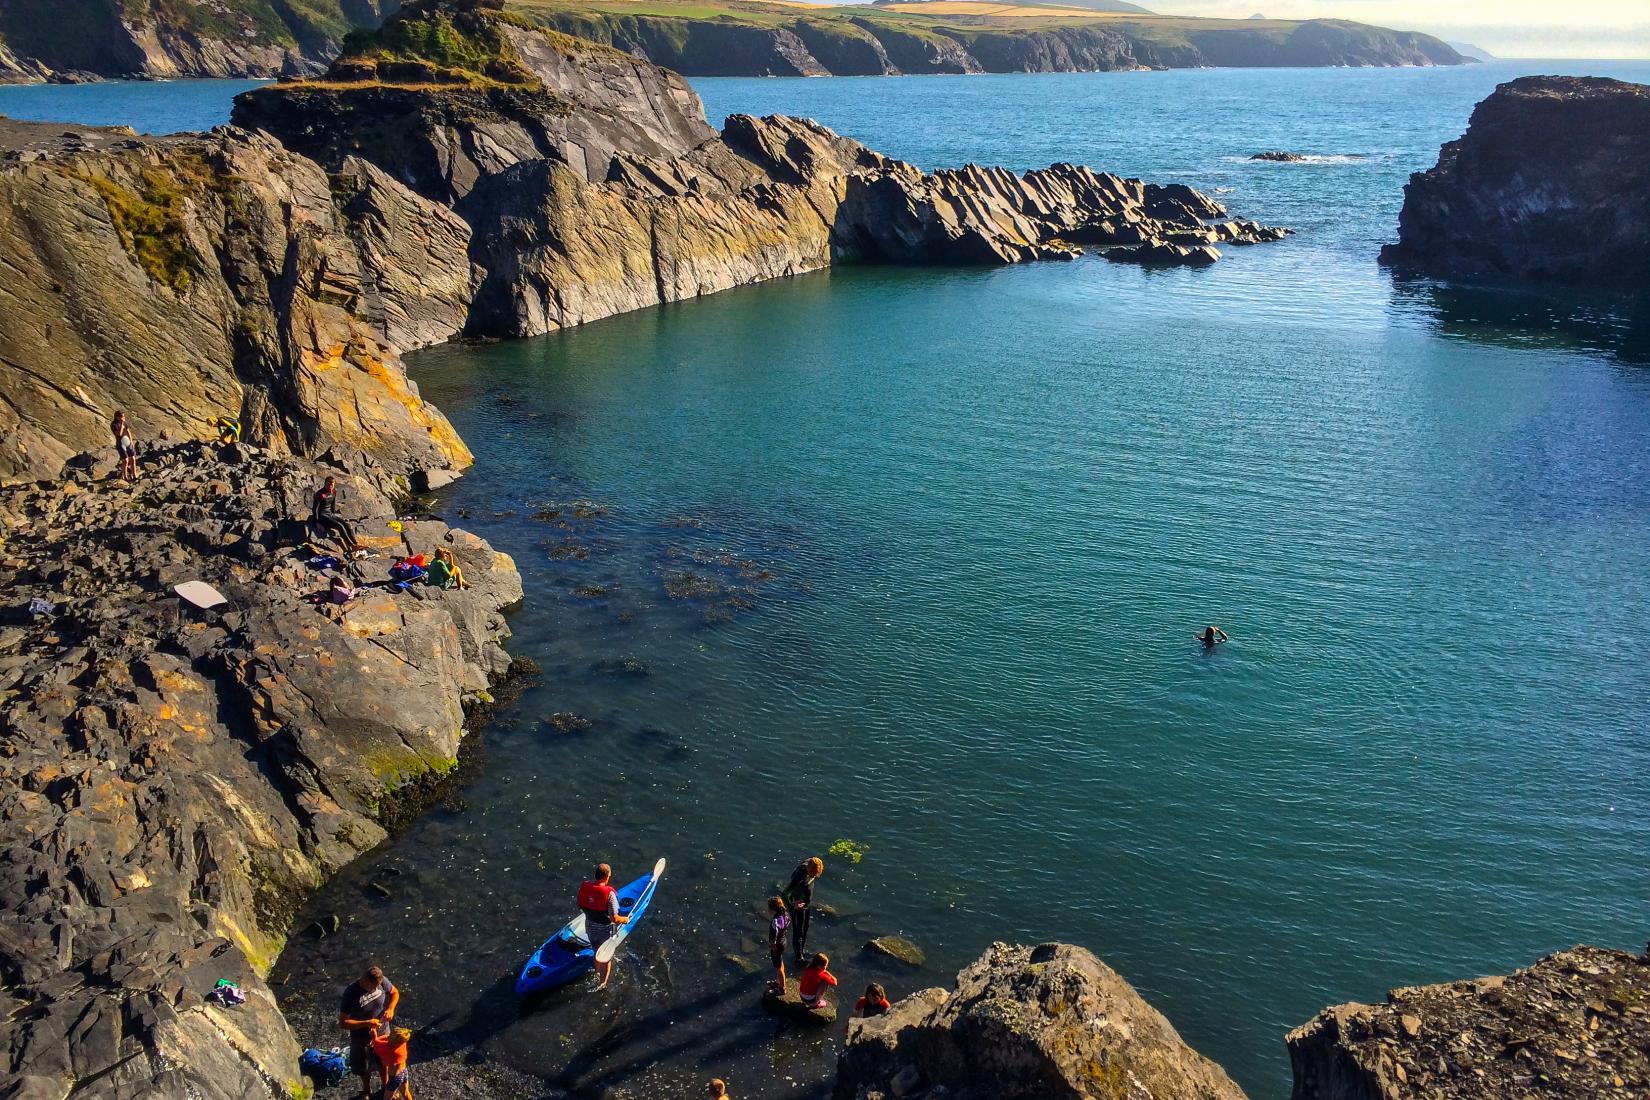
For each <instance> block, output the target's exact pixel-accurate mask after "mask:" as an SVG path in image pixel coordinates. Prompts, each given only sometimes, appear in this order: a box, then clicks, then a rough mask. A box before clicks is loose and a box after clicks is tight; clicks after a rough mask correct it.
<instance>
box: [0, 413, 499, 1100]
mask: <svg viewBox="0 0 1650 1100" xmlns="http://www.w3.org/2000/svg"><path fill="white" fill-rule="evenodd" d="M111 468H112V454H110V453H103V454H97V455H92V456H88V460H87V461H86V462H84V463H83V464H78V465H77V466H76V468H73V469H71V470H70V471H69V472H68V473H67V474H66V476H65V477H64V478H62V479H60V480H56V481H49V482H38V483H34V484H29V485H22V486H14V487H11V488H8V489H5V490H0V522H3V526H4V530H5V544H4V547H3V548H0V570H3V574H0V576H3V581H4V585H5V591H6V593H7V625H6V626H5V627H4V628H3V630H4V633H3V635H0V637H3V647H4V655H3V657H0V662H3V663H0V669H3V671H0V682H3V684H4V687H3V688H0V691H3V692H4V695H3V697H0V735H3V741H0V829H3V834H0V835H3V836H4V837H5V840H6V845H5V855H4V857H3V860H0V897H3V900H4V902H5V917H4V921H3V923H0V929H3V935H0V967H3V973H4V974H5V976H6V983H5V984H6V992H7V997H8V1001H9V1011H8V1016H7V1019H6V1021H5V1023H4V1024H3V1025H0V1034H3V1037H4V1044H5V1049H7V1050H8V1051H9V1054H10V1062H9V1073H10V1081H11V1085H10V1091H8V1092H7V1095H10V1096H29V1097H34V1096H48V1095H49V1096H63V1095H67V1094H68V1092H69V1091H71V1090H73V1091H74V1092H75V1095H77V1096H111V1097H113V1096H134V1095H140V1094H143V1095H157V1096H172V1095H177V1096H182V1095H195V1096H208V1097H220V1096H221V1097H244V1096H253V1095H282V1094H287V1093H290V1092H291V1089H292V1087H293V1086H294V1085H296V1084H297V1082H296V1080H295V1077H296V1058H297V1053H298V1051H297V1047H296V1045H295V1044H294V1042H293V1040H292V1036H291V1032H290V1030H289V1029H288V1028H287V1025H286V1023H285V1021H284V1020H283V1019H282V1018H281V1015H280V1013H279V1011H278V1010H277V1008H276V1005H275V1000H274V997H273V996H272V994H271V993H270V992H269V990H268V988H267V986H266V985H265V984H264V976H265V975H266V974H267V972H268V968H269V966H270V965H271V964H272V962H273V961H274V959H275V957H276V955H277V954H278V953H279V951H280V947H281V944H282V942H283V940H284V936H285V933H286V929H287V926H288V924H289V923H290V921H291V917H292V914H293V913H294V912H295V910H296V907H297V905H298V903H299V902H300V901H301V899H302V898H303V897H304V896H305V895H306V894H307V893H308V892H310V891H311V890H313V889H314V888H315V887H316V886H317V885H319V883H320V882H322V881H323V880H324V879H325V878H327V877H328V876H329V875H330V874H331V873H333V872H334V871H335V870H336V869H337V868H339V867H340V866H342V865H343V864H345V863H347V862H348V861H350V860H352V859H354V858H355V856H357V855H358V854H359V853H361V852H363V851H365V850H367V849H368V848H371V847H373V846H374V845H375V844H377V843H378V842H379V841H380V840H382V839H383V837H384V835H385V831H384V824H383V823H384V822H385V821H388V820H393V819H394V818H395V817H396V816H397V813H404V812H410V808H411V807H410V806H407V807H405V808H404V809H402V810H397V809H395V808H394V807H393V806H392V803H396V802H401V803H408V802H415V801H416V800H417V799H420V798H422V797H424V796H425V795H424V793H423V791H422V789H423V788H424V787H425V786H426V785H427V784H429V783H430V782H431V781H432V780H434V779H436V778H439V777H440V776H442V775H444V774H446V773H447V772H449V771H451V770H452V769H453V768H454V766H455V765H456V759H457V754H458V749H459V745H460V743H461V741H462V740H463V738H464V736H465V733H466V729H467V726H468V720H467V718H466V713H465V707H466V703H469V704H475V703H478V702H482V701H485V700H486V699H487V698H488V692H489V689H490V688H491V687H492V686H493V685H494V684H496V683H497V682H498V681H499V680H500V679H501V678H503V676H504V675H505V673H506V672H507V671H508V669H509V667H510V661H509V658H508V657H507V656H506V655H505V653H504V650H503V649H502V647H501V645H500V643H501V642H502V640H503V639H504V638H505V637H506V636H507V635H508V629H507V627H506V625H505V621H504V619H503V617H502V616H501V614H500V612H501V611H502V610H503V609H505V608H507V607H509V606H511V605H513V604H515V603H518V602H519V601H520V599H521V582H520V578H519V576H518V575H517V573H516V570H515V566H514V564H513V563H512V562H511V561H510V559H509V558H508V557H507V556H505V555H503V554H499V553H497V552H495V551H493V550H492V549H491V547H489V546H488V545H487V544H486V543H485V542H483V541H481V540H480V539H477V538H475V537H474V536H471V535H467V534H465V533H464V532H462V531H457V530H454V529H451V528H449V527H447V526H446V525H445V524H443V523H441V522H439V521H436V520H428V519H416V518H410V517H409V518H403V519H401V520H398V521H397V523H398V527H399V529H396V528H391V527H389V526H388V523H389V521H390V520H391V519H392V518H393V517H395V515H396V509H395V507H394V502H393V501H392V500H391V499H390V498H389V497H388V496H386V495H385V494H384V492H383V491H382V490H381V489H380V488H379V487H378V486H377V485H375V484H374V483H373V481H372V480H371V479H370V478H368V477H363V476H360V475H359V474H351V473H349V472H348V471H347V470H345V469H343V468H341V467H336V466H333V465H330V464H326V463H318V462H310V461H306V460H301V459H295V458H292V457H290V456H276V455H272V454H270V453H268V452H266V451H262V450H260V449H257V448H253V447H250V446H246V445H231V446H229V447H226V448H223V449H221V450H220V449H218V448H216V447H215V446H212V445H207V444H201V443H185V444H178V445H174V446H170V447H164V448H156V449H153V450H150V451H148V452H147V453H145V454H144V455H143V456H142V458H141V459H140V466H139V472H140V476H139V478H138V480H137V481H135V482H131V483H128V482H124V481H119V480H114V479H111V478H109V477H108V476H107V474H108V472H109V470H110V469H111ZM329 473H330V474H334V475H336V476H338V477H339V478H340V480H341V483H342V484H344V485H345V486H347V488H346V493H347V497H346V499H347V501H348V502H349V510H348V514H349V515H350V518H351V519H352V520H354V521H355V523H356V525H357V527H358V529H359V531H360V533H361V541H362V542H363V543H365V544H366V545H367V546H368V547H370V548H371V552H372V553H373V554H374V555H375V557H374V558H369V559H365V560H362V561H360V562H355V563H351V564H350V565H348V566H346V567H344V571H345V572H347V573H349V574H352V575H354V576H355V577H356V578H357V579H358V580H361V581H366V580H378V579H381V578H382V577H383V575H384V572H383V570H384V567H385V566H386V565H387V563H388V558H389V556H390V555H392V554H397V553H407V552H410V551H411V550H412V549H413V548H416V549H417V550H419V551H421V552H429V551H430V550H431V549H433V548H434V547H436V546H446V547H448V548H449V549H451V550H453V552H454V553H455V555H456V556H457V557H458V559H459V561H460V562H461V564H462V565H463V567H464V570H465V573H466V575H467V576H468V578H469V580H470V582H471V587H470V588H468V589H466V590H463V591H445V592H444V591H440V590H437V589H423V588H409V589H408V590H406V591H404V592H400V591H394V590H391V589H383V588H380V589H369V590H368V591H366V592H364V593H363V594H362V595H361V596H359V597H358V598H357V599H356V600H355V601H354V602H352V603H351V604H350V605H348V606H347V607H343V608H338V607H335V606H334V605H331V604H327V603H324V602H315V601H314V599H313V597H314V596H316V595H317V594H318V593H319V592H320V591H322V590H323V589H324V588H325V583H326V582H325V579H324V575H323V573H322V572H320V571H317V570H315V569H312V568H309V567H307V566H306V565H305V564H304V558H305V557H307V556H308V553H309V552H308V551H307V550H302V549H298V548H295V547H294V546H293V545H291V543H290V536H289V535H288V534H287V532H288V531H290V530H291V527H292V524H291V521H290V520H289V518H288V517H291V516H293V515H304V514H307V501H308V494H309V493H310V491H311V490H312V489H313V488H314V486H315V485H316V484H318V482H319V479H320V478H321V477H323V476H324V475H326V474H329ZM298 530H299V531H300V532H301V530H302V524H299V525H298ZM300 541H301V539H300ZM184 581H205V582H207V583H209V584H212V585H214V586H216V587H217V588H218V590H219V591H221V592H222V593H223V595H224V596H226V597H227V598H228V602H227V604H225V605H223V606H222V607H220V608H214V609H212V610H207V611H199V610H196V609H194V608H192V607H191V606H190V605H188V604H187V603H185V602H184V601H182V600H180V599H179V598H177V597H176V596H175V595H174V593H173V589H174V586H175V585H177V584H179V583H182V582H184ZM220 979H227V980H229V981H233V982H235V983H236V984H238V985H239V986H240V988H241V990H242V991H243V992H244V993H245V995H246V997H247V1000H246V1003H245V1004H243V1005H240V1006H237V1007H235V1008H232V1009H231V1008H226V1007H223V1006H220V1005H217V1004H214V1003H212V1002H209V1001H206V1000H205V997H206V994H208V993H209V992H210V991H211V990H212V988H213V987H214V984H215V983H216V982H217V981H218V980H220Z"/></svg>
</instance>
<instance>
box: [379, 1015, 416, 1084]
mask: <svg viewBox="0 0 1650 1100" xmlns="http://www.w3.org/2000/svg"><path fill="white" fill-rule="evenodd" d="M411 1038H412V1032H410V1031H408V1030H407V1029H406V1028H404V1027H398V1028H396V1029H395V1030H394V1031H392V1032H390V1033H389V1034H388V1035H379V1036H375V1037H374V1038H373V1040H372V1052H373V1053H374V1054H375V1055H377V1056H378V1065H379V1067H380V1072H381V1074H382V1075H383V1080H384V1087H383V1089H382V1090H381V1091H380V1092H379V1094H378V1100H412V1085H411V1084H410V1083H409V1082H408V1081H407V1040H409V1039H411Z"/></svg>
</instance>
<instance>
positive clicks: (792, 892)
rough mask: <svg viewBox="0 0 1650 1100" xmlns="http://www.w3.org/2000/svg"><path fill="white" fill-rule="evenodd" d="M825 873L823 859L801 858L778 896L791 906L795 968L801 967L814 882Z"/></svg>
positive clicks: (815, 857) (810, 914) (812, 899)
mask: <svg viewBox="0 0 1650 1100" xmlns="http://www.w3.org/2000/svg"><path fill="white" fill-rule="evenodd" d="M824 873H825V861H824V860H822V859H820V858H819V857H818V856H813V857H811V858H809V859H805V860H803V861H802V862H801V863H799V864H797V865H796V870H794V871H792V872H791V882H790V885H789V886H787V887H785V889H784V892H783V893H781V894H780V897H782V898H784V899H785V903H786V904H787V905H789V906H790V907H791V949H792V950H793V951H795V952H796V968H797V969H798V970H800V969H802V949H803V947H805V946H806V945H807V942H808V922H809V918H811V917H812V916H813V904H814V883H815V882H816V881H818V879H819V876H820V875H823V874H824Z"/></svg>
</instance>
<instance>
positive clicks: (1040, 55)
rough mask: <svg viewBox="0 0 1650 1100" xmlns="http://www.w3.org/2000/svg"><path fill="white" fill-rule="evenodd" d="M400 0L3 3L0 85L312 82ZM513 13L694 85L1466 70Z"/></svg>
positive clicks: (1426, 61) (1050, 6)
mask: <svg viewBox="0 0 1650 1100" xmlns="http://www.w3.org/2000/svg"><path fill="white" fill-rule="evenodd" d="M399 7H400V4H399V3H397V0H316V2H315V3H310V4H304V5H301V6H300V5H292V4H286V3H282V2H279V0H234V2H232V3H228V4H219V5H215V6H207V5H168V6H164V7H162V6H154V7H153V8H151V6H150V5H147V4H141V5H140V4H138V3H137V2H136V0H113V2H111V3H108V4H105V5H99V6H98V13H97V14H96V16H95V17H91V18H88V19H77V20H76V21H74V23H73V25H72V27H70V26H69V25H68V24H66V23H65V22H64V21H63V20H62V19H61V18H59V17H57V16H55V15H54V14H53V11H52V5H50V4H49V3H47V2H46V0H14V2H11V3H8V4H6V5H5V6H4V8H3V9H0V81H12V82H17V81H42V80H52V81H65V82H72V81H80V80H98V79H106V78H115V77H138V78H155V79H163V78H173V77H274V76H299V75H312V74H316V73H319V72H321V71H322V70H323V69H325V68H326V66H327V65H328V64H330V63H331V61H332V60H333V59H334V58H335V57H337V56H338V54H339V53H340V52H341V51H342V49H343V47H344V40H345V39H346V38H347V37H348V36H349V34H350V33H351V32H353V31H356V30H358V29H363V28H367V29H370V28H375V27H377V26H378V25H379V24H380V23H382V21H383V20H384V18H385V17H387V16H389V15H391V14H392V13H394V12H395V11H396V10H398V8H399ZM508 11H509V14H510V16H511V17H512V18H514V19H518V20H520V21H522V22H524V23H530V24H533V25H535V26H539V27H545V28H548V29H551V30H558V31H563V32H565V33H568V34H574V35H577V36H579V37H582V38H589V39H593V40H595V41H597V42H601V43H604V44H606V45H611V46H616V47H618V48H619V49H621V50H624V51H625V52H626V53H630V54H633V55H635V56H637V57H641V58H645V59H646V60H649V61H652V62H654V63H655V64H659V65H665V66H668V67H670V68H673V69H676V70H677V71H678V72H681V73H683V74H684V75H687V76H831V75H837V76H895V75H901V74H923V73H980V72H992V73H1020V72H1106V71H1112V70H1131V69H1187V68H1211V67H1241V68H1254V67H1277V66H1289V67H1337V66H1339V67H1382V66H1430V65H1461V64H1466V63H1469V62H1471V61H1473V60H1474V58H1472V57H1470V56H1465V55H1463V53H1462V52H1460V51H1458V50H1456V49H1455V48H1453V47H1451V46H1450V45H1449V44H1447V43H1445V42H1443V41H1442V40H1440V39H1437V38H1434V37H1432V36H1430V35H1425V34H1418V33H1415V32H1412V31H1402V30H1391V29H1387V28H1384V27H1374V26H1368V25H1365V24H1362V23H1353V22H1349V21H1346V20H1339V19H1308V20H1290V19H1266V18H1263V17H1259V16H1255V17H1251V18H1248V19H1201V18H1185V17H1178V16H1160V15H1156V14H1154V13H1152V12H1150V11H1147V10H1146V9H1145V8H1142V7H1140V6H1138V5H1135V4H1130V3H1126V2H1124V0H1074V2H1071V3H1028V2H1009V3H983V2H980V0H877V2H876V3H868V4H864V5H848V6H829V7H827V6H811V5H807V4H798V3H777V2H767V0H712V2H710V3H687V2H685V0H646V2H643V0H594V2H589V3H586V2H583V0H511V3H510V4H509V8H508Z"/></svg>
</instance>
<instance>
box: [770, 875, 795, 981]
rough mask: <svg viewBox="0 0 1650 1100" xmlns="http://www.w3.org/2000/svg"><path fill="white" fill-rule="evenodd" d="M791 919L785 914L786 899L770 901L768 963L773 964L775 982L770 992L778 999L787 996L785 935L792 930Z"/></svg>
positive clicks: (772, 899)
mask: <svg viewBox="0 0 1650 1100" xmlns="http://www.w3.org/2000/svg"><path fill="white" fill-rule="evenodd" d="M790 927H791V918H790V915H789V914H787V913H786V912H785V899H784V898H769V899H768V961H769V962H771V963H773V981H771V982H769V983H768V992H769V993H772V994H773V995H774V996H776V997H783V996H784V995H785V935H786V933H787V932H788V931H789V930H790Z"/></svg>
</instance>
